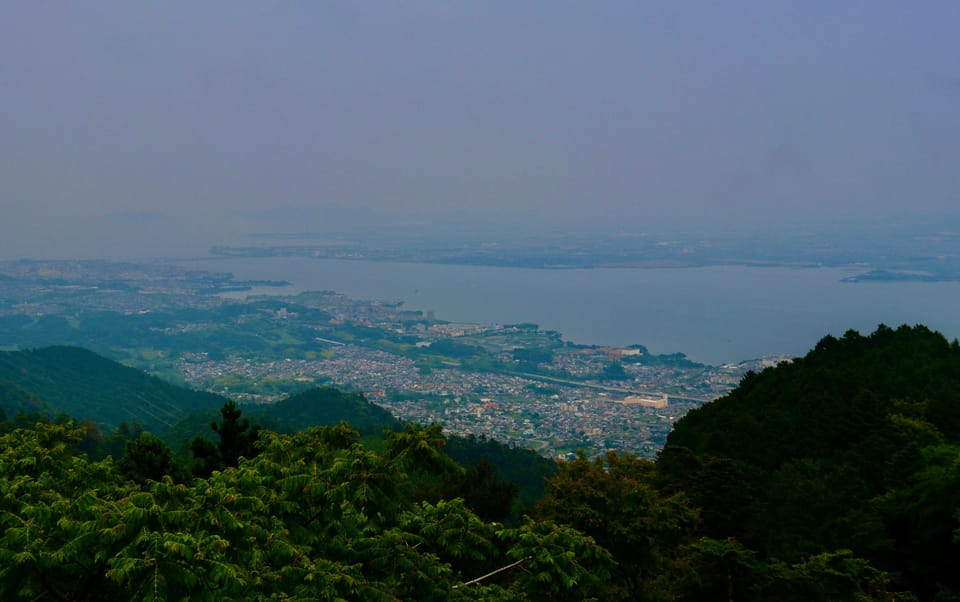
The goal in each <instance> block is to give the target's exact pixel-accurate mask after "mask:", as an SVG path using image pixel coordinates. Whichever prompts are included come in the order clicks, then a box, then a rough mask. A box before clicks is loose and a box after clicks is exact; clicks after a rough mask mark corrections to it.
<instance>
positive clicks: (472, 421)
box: [0, 262, 786, 457]
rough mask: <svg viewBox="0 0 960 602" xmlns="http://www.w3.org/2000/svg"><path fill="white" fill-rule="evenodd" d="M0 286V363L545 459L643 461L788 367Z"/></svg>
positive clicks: (217, 278) (219, 303)
mask: <svg viewBox="0 0 960 602" xmlns="http://www.w3.org/2000/svg"><path fill="white" fill-rule="evenodd" d="M0 277H2V278H0V299H2V304H0V345H3V346H4V348H8V349H10V348H17V347H19V348H24V347H31V346H40V345H45V344H76V345H81V346H87V347H89V348H91V349H93V350H95V351H97V352H100V353H103V354H104V355H108V356H110V357H113V358H114V359H118V360H120V361H123V362H124V363H127V364H128V365H132V366H134V367H138V368H141V369H144V370H146V371H148V372H151V373H153V374H156V375H158V376H161V377H163V378H167V379H168V380H174V381H176V382H181V383H184V384H186V385H188V386H190V387H192V388H196V389H202V390H207V391H211V392H215V393H219V394H222V395H225V396H227V397H230V398H232V399H235V400H237V401H238V402H240V403H244V404H262V403H272V402H274V401H276V400H278V399H280V398H282V397H283V396H285V395H287V394H290V393H293V392H297V391H300V390H304V389H306V388H310V387H314V386H324V385H329V386H335V387H338V388H343V389H348V390H353V391H360V392H363V393H364V395H365V396H366V397H367V399H368V400H370V401H371V402H373V403H376V404H379V405H381V406H383V407H385V408H387V409H388V410H389V411H390V412H391V413H392V414H393V415H394V416H395V417H397V418H398V419H399V420H402V421H412V422H416V423H421V424H428V423H439V424H441V425H442V426H443V427H444V429H445V430H446V431H448V432H451V433H458V434H474V435H484V436H487V437H490V438H493V439H496V440H499V441H502V442H504V443H508V444H512V445H518V446H523V447H528V448H531V449H535V450H537V451H539V452H540V453H542V454H544V455H547V456H551V457H565V456H568V455H570V454H572V453H574V452H575V451H576V450H578V449H583V450H585V451H587V453H588V454H598V453H602V452H604V451H606V450H611V449H612V450H620V451H629V452H632V453H636V454H638V455H642V456H647V457H652V456H654V455H655V454H656V453H657V451H658V450H659V449H660V448H661V447H662V445H663V443H664V441H665V438H666V435H667V433H668V432H669V430H670V428H671V425H672V424H673V422H674V421H676V420H677V419H678V418H680V417H681V416H683V414H685V413H686V412H687V411H688V410H689V409H691V408H693V407H696V406H698V405H700V404H702V403H705V402H707V401H710V400H712V399H715V398H717V397H719V396H722V395H724V394H725V393H727V392H728V391H730V390H731V389H732V388H733V387H734V386H735V385H736V384H737V383H738V382H739V380H740V379H741V378H742V376H743V374H744V373H746V372H747V371H748V370H760V369H762V368H764V367H766V366H768V365H773V364H775V363H776V362H778V361H782V360H784V359H786V358H764V359H758V360H752V361H748V362H742V363H738V364H728V365H723V366H707V365H702V364H699V363H696V362H693V361H690V360H688V359H687V358H686V357H685V356H683V354H673V355H667V356H664V355H655V354H652V353H650V352H649V351H648V350H647V349H646V348H644V347H643V346H641V345H634V346H630V347H625V348H615V347H601V346H594V345H578V344H576V343H574V342H571V341H565V340H564V339H563V337H562V335H561V333H558V332H555V331H549V330H542V329H540V328H539V327H538V326H537V325H536V324H468V323H450V322H446V321H443V320H442V319H438V318H437V317H436V316H434V315H432V314H431V313H429V312H427V313H424V312H421V311H416V310H408V309H406V308H404V304H403V302H402V301H401V300H362V299H353V298H350V297H347V296H345V295H342V294H339V293H336V292H334V291H318V292H310V293H301V294H297V295H290V296H283V295H259V296H245V295H243V294H242V291H243V290H244V289H245V288H249V287H252V286H258V287H262V286H263V285H264V284H265V283H262V282H257V283H238V282H234V281H232V280H231V279H230V278H229V275H223V274H212V273H207V272H194V271H188V270H183V269H178V268H176V267H171V266H168V265H164V264H148V265H127V264H123V265H118V264H113V263H110V262H8V263H6V264H4V265H2V266H0ZM267 284H268V285H269V283H267ZM281 284H282V283H276V285H277V286H279V285H281ZM238 290H239V294H238Z"/></svg>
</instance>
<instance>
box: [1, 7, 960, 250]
mask: <svg viewBox="0 0 960 602" xmlns="http://www.w3.org/2000/svg"><path fill="white" fill-rule="evenodd" d="M957 31H960V3H955V2H917V3H906V2H882V1H880V2H876V1H870V2H867V1H863V2H860V1H848V2H817V1H811V2H739V1H730V2H722V3H719V2H716V3H708V2H690V3H678V2H546V1H544V2H501V1H489V2H486V1H485V2H432V1H427V0H421V1H412V2H355V1H350V2H338V1H329V2H223V3H194V2H177V1H174V2H164V3H140V2H128V1H116V2H107V1H103V2H90V3H86V2H85V3H76V2H33V1H22V2H8V3H4V4H3V6H2V7H0V203H2V209H3V220H2V223H0V258H15V257H23V256H40V257H131V256H149V255H181V254H189V253H198V252H202V251H203V250H205V249H206V248H207V247H208V246H210V245H212V244H218V243H230V242H237V241H239V240H241V238H242V236H243V235H244V234H245V233H247V232H257V231H260V232H262V231H278V230H286V231H291V230H293V231H304V230H316V231H322V230H329V229H351V228H359V227H364V226H367V225H374V226H377V227H385V228H396V229H407V228H416V229H420V230H422V231H423V232H429V231H431V230H443V229H444V228H448V227H449V226H450V224H461V225H463V224H466V225H467V226H469V227H473V228H476V229H483V230H489V231H490V232H498V231H529V232H536V231H542V230H546V229H552V228H566V229H571V230H578V229H579V230H585V231H595V232H603V231H605V230H610V229H618V230H627V231H646V232H656V231H658V230H669V229H671V228H677V227H681V226H682V227H685V228H691V229H698V228H699V229H702V230H704V231H723V230H737V229H746V230H750V229H755V230H765V231H775V230H776V229H778V228H781V229H782V228H789V227H791V225H793V224H797V223H824V222H831V221H844V220H853V221H855V220H859V219H866V218H869V217H875V216H899V215H908V214H921V215H941V214H945V215H951V214H952V215H954V216H955V215H957V214H958V213H960V169H958V166H960V111H958V110H957V107H960V36H958V35H956V32H957ZM464 227H466V226H464Z"/></svg>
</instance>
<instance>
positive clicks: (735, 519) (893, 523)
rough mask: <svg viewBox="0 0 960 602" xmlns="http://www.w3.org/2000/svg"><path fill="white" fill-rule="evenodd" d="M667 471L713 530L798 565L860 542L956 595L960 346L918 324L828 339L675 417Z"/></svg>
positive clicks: (908, 574) (902, 574)
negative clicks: (677, 418) (809, 557)
mask: <svg viewBox="0 0 960 602" xmlns="http://www.w3.org/2000/svg"><path fill="white" fill-rule="evenodd" d="M658 469H659V471H660V472H661V474H662V479H663V481H664V482H665V483H666V484H667V487H668V488H676V489H682V490H684V491H685V492H686V493H687V494H688V495H689V496H690V497H691V499H692V500H693V501H694V502H695V503H696V505H698V506H699V507H700V508H701V521H702V524H701V531H702V532H703V533H705V534H706V535H709V536H711V537H716V538H728V537H735V538H736V540H737V541H738V542H740V543H742V544H743V545H745V546H747V547H749V548H752V549H753V550H755V551H756V552H758V553H759V555H761V556H766V557H775V558H778V559H780V560H783V561H789V562H796V561H798V560H800V559H801V558H803V557H806V556H809V555H812V554H818V553H823V552H826V551H832V550H841V549H846V550H852V552H853V554H855V555H856V556H859V557H862V558H864V559H866V560H868V561H869V562H870V563H871V564H872V565H873V566H875V567H877V568H879V569H881V570H884V571H887V572H888V573H889V574H890V575H891V577H892V579H893V582H894V583H895V584H896V585H897V586H899V587H901V588H902V589H909V590H911V591H913V592H915V593H917V594H919V595H920V596H921V598H922V599H933V598H934V597H935V596H938V595H940V596H941V598H940V599H944V600H947V599H949V600H956V599H958V598H956V597H949V596H946V594H945V593H942V592H953V593H952V594H951V595H953V596H956V595H957V594H956V592H958V591H960V572H958V571H957V570H956V569H957V565H956V559H957V558H960V545H958V542H960V345H958V344H957V342H956V341H954V342H952V343H950V342H948V341H947V340H946V339H945V338H944V337H943V336H942V335H940V334H938V333H935V332H931V331H930V330H928V329H927V328H925V327H923V326H916V327H912V328H911V327H907V326H901V327H900V328H897V329H896V330H894V329H891V328H888V327H885V326H880V327H879V328H878V329H877V330H876V332H874V333H873V334H871V335H869V336H862V335H860V334H858V333H857V332H854V331H849V332H847V333H846V334H845V335H844V336H843V337H842V338H835V337H830V336H828V337H826V338H824V339H823V340H821V341H820V342H819V343H818V344H817V346H816V348H815V349H813V350H812V351H810V352H809V353H808V354H807V355H806V356H805V357H803V358H798V359H796V360H794V361H793V362H789V363H782V364H781V365H779V366H777V367H775V368H769V369H767V370H764V371H763V372H762V373H760V374H753V373H751V374H748V375H747V376H745V377H744V379H743V382H742V383H741V384H740V386H739V387H738V388H737V389H736V390H735V391H733V392H732V393H730V394H729V395H727V396H726V397H724V398H721V399H719V400H717V401H715V402H713V403H709V404H706V405H704V406H703V407H701V408H699V409H696V410H693V411H691V412H690V413H688V414H687V415H686V416H685V417H684V418H682V419H681V420H680V421H678V423H677V424H676V426H675V428H674V431H673V432H672V433H671V434H670V436H669V438H668V446H667V448H666V449H665V450H664V451H663V452H662V453H661V455H660V458H659V461H658ZM938 592H941V593H940V594H938ZM944 596H946V597H944Z"/></svg>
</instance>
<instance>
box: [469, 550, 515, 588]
mask: <svg viewBox="0 0 960 602" xmlns="http://www.w3.org/2000/svg"><path fill="white" fill-rule="evenodd" d="M527 560H530V557H529V556H524V557H523V558H521V559H520V560H518V561H516V562H511V563H510V564H508V565H507V566H502V567H500V568H499V569H497V570H495V571H491V572H489V573H487V574H486V575H481V576H480V577H477V578H476V579H471V580H470V581H467V582H466V583H460V584H458V585H454V586H453V589H457V588H458V587H461V586H466V585H473V584H474V583H479V582H481V581H483V580H484V579H486V578H487V577H493V576H494V575H496V574H497V573H502V572H503V571H506V570H508V569H512V568H513V567H515V566H517V565H519V564H522V563H524V562H526V561H527Z"/></svg>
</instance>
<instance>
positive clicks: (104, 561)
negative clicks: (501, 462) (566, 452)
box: [0, 423, 615, 600]
mask: <svg viewBox="0 0 960 602" xmlns="http://www.w3.org/2000/svg"><path fill="white" fill-rule="evenodd" d="M350 432H351V431H349V429H346V427H326V428H316V429H308V430H306V431H303V432H300V433H297V434H295V435H293V436H288V435H280V434H276V433H272V432H269V431H263V432H261V433H260V436H259V442H258V447H259V454H258V455H257V456H256V458H254V459H252V460H241V461H240V463H239V466H238V467H237V468H227V469H226V470H224V471H222V472H221V471H216V472H214V473H213V474H212V475H211V476H210V477H209V478H206V479H191V480H189V481H187V482H179V483H178V482H176V481H175V480H174V479H172V478H171V477H170V476H164V477H161V479H160V480H159V481H157V480H150V479H130V478H125V477H124V476H123V474H122V471H123V470H126V468H122V467H120V466H117V465H116V464H115V463H114V462H113V461H112V460H110V459H109V458H108V459H106V460H101V461H90V460H89V459H88V458H87V457H86V456H85V455H84V454H82V453H80V452H78V451H77V446H78V445H79V444H80V443H81V442H82V440H83V439H84V436H85V432H84V431H83V429H80V428H76V427H73V426H71V425H56V424H46V423H39V424H37V425H36V427H35V428H30V429H16V430H14V431H13V432H10V433H8V434H5V435H2V436H0V533H2V537H0V599H4V600H18V599H20V600H34V599H43V598H50V599H61V600H66V599H103V600H173V599H178V600H183V599H190V600H242V599H243V600H245V599H257V598H261V599H266V598H275V599H297V600H402V599H417V600H540V599H547V598H549V599H557V600H582V599H588V598H590V597H591V596H597V594H598V593H602V592H603V591H604V587H605V584H606V583H607V582H608V580H609V577H610V575H612V572H613V570H614V566H615V563H614V561H613V559H612V557H611V556H610V554H609V553H608V552H606V551H605V550H603V549H602V548H600V547H599V546H597V545H596V543H595V542H594V541H593V539H591V538H590V537H588V536H586V535H583V534H582V533H580V532H579V531H576V530H574V529H572V528H570V527H565V526H562V525H559V524H556V523H554V522H550V521H540V522H537V521H533V520H530V519H528V520H527V521H526V522H524V523H523V524H520V525H518V526H516V527H515V528H504V526H503V525H500V524H498V523H488V522H484V521H483V520H481V519H480V518H478V517H477V516H476V515H475V514H474V513H472V512H471V511H470V510H469V509H468V508H467V507H466V506H465V505H464V503H463V502H462V501H461V500H459V499H453V500H439V501H436V502H427V501H421V500H416V499H413V498H411V497H410V496H409V495H405V492H408V491H409V487H408V483H409V477H408V476H407V475H408V474H409V473H410V472H412V471H414V470H429V469H430V466H431V462H434V461H436V460H437V455H436V454H435V453H434V452H436V449H435V447H434V446H435V444H436V441H435V438H434V437H432V436H430V434H429V433H424V434H423V435H421V434H419V433H418V432H416V431H410V430H408V431H406V432H405V436H400V437H396V438H394V439H392V440H391V441H389V442H388V447H389V451H388V452H387V453H385V454H382V455H381V454H378V453H376V452H374V451H372V450H370V449H367V448H365V447H364V446H362V445H361V444H359V443H357V442H356V438H355V434H354V435H351V434H350ZM149 443H155V442H149ZM146 447H147V448H148V451H149V449H151V445H147V446H146ZM508 565H514V566H512V568H510V569H508V570H504V571H501V572H498V573H496V574H495V575H493V576H491V577H489V578H486V579H482V580H481V581H479V582H473V583H471V581H473V580H474V579H476V578H478V577H481V576H483V575H486V574H487V573H491V572H494V571H496V570H497V569H499V568H502V567H505V566H508Z"/></svg>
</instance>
